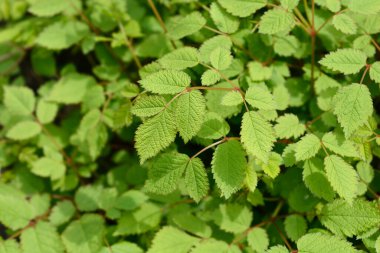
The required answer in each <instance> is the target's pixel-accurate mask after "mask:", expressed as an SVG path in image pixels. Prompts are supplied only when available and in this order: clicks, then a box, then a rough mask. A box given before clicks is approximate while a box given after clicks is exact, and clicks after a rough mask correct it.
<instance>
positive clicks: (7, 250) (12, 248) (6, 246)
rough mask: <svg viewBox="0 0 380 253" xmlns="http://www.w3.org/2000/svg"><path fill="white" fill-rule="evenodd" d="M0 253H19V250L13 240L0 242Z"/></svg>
mask: <svg viewBox="0 0 380 253" xmlns="http://www.w3.org/2000/svg"><path fill="white" fill-rule="evenodd" d="M0 253H21V249H20V247H19V245H18V243H17V242H16V241H15V240H12V239H8V240H6V241H2V240H0Z"/></svg>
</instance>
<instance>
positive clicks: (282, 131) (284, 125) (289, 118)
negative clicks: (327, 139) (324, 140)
mask: <svg viewBox="0 0 380 253" xmlns="http://www.w3.org/2000/svg"><path fill="white" fill-rule="evenodd" d="M274 130H275V132H276V135H277V137H278V138H282V139H289V138H291V137H294V138H298V137H300V136H301V135H302V134H303V133H304V132H305V130H306V128H305V125H304V124H301V123H300V122H299V120H298V117H297V116H296V115H294V114H290V113H287V114H285V115H283V116H281V117H279V118H278V119H277V125H275V126H274Z"/></svg>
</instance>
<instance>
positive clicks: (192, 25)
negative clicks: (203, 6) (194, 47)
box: [167, 12, 206, 40]
mask: <svg viewBox="0 0 380 253" xmlns="http://www.w3.org/2000/svg"><path fill="white" fill-rule="evenodd" d="M205 24H206V19H205V18H204V17H203V16H202V14H200V13H199V12H192V13H190V14H188V15H186V16H181V17H175V18H173V19H172V20H171V21H170V22H169V23H168V24H167V29H168V35H169V37H171V38H172V39H176V40H178V39H182V38H183V37H186V36H188V35H191V34H193V33H195V32H197V31H199V30H200V29H201V28H202V27H203V26H204V25H205Z"/></svg>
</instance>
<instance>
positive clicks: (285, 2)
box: [281, 0, 299, 10]
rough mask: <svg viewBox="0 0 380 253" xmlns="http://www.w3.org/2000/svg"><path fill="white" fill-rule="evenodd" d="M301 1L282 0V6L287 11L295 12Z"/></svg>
mask: <svg viewBox="0 0 380 253" xmlns="http://www.w3.org/2000/svg"><path fill="white" fill-rule="evenodd" d="M298 3H299V0H281V6H282V7H284V8H285V9H287V10H293V9H294V8H296V7H297V5H298Z"/></svg>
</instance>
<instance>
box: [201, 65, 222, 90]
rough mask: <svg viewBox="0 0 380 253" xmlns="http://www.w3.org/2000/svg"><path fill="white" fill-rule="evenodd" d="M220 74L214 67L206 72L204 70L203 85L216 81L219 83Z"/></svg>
mask: <svg viewBox="0 0 380 253" xmlns="http://www.w3.org/2000/svg"><path fill="white" fill-rule="evenodd" d="M220 78H221V77H220V74H219V73H218V72H216V71H215V70H213V69H208V70H206V71H205V72H203V75H202V77H201V80H202V85H204V86H210V85H213V84H215V83H217V82H218V81H219V80H220Z"/></svg>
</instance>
